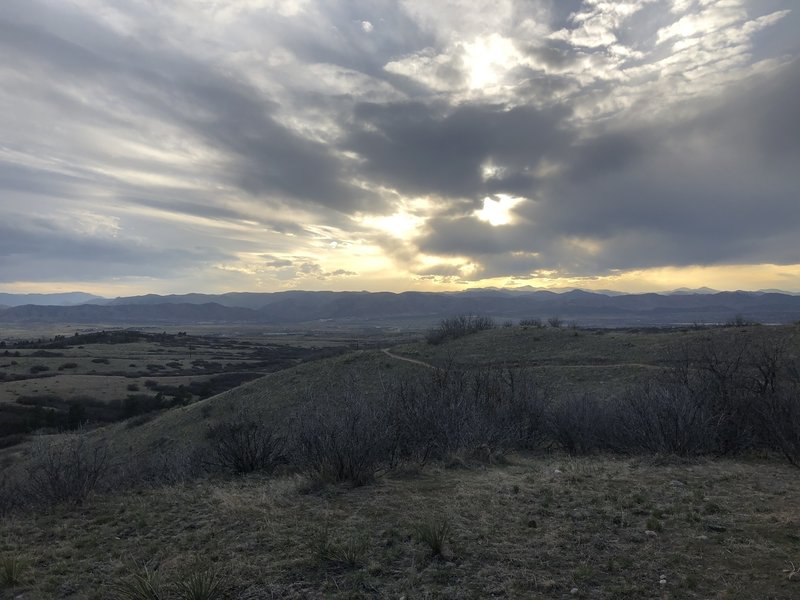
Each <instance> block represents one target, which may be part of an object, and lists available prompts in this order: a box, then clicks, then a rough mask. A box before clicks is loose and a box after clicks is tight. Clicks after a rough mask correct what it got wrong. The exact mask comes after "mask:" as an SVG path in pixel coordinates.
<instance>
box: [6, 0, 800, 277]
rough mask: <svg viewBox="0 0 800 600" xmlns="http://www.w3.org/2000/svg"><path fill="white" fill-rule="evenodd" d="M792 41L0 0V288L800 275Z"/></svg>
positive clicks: (501, 14)
mask: <svg viewBox="0 0 800 600" xmlns="http://www.w3.org/2000/svg"><path fill="white" fill-rule="evenodd" d="M798 27H800V11H798V10H796V7H794V6H793V5H792V3H791V2H788V0H765V1H764V2H759V3H749V2H745V1H744V0H702V1H700V0H691V1H690V0H619V1H606V0H569V1H559V2H554V1H552V0H530V1H522V0H500V1H494V2H489V1H485V2H484V1H483V0H481V1H478V2H476V1H474V0H469V1H467V0H443V1H442V2H428V1H422V0H399V1H390V0H376V1H375V2H371V3H368V4H365V3H363V2H356V1H354V0H345V1H343V2H336V3H332V2H320V1H318V0H302V1H299V0H298V1H293V2H278V1H275V0H246V1H241V2H230V3H213V2H194V1H192V0H174V1H172V2H164V3H156V4H153V3H141V2H138V1H136V0H122V1H120V2H116V3H113V4H109V3H107V2H104V1H102V0H74V1H73V2H69V3H64V2H60V1H57V0H4V2H2V3H0V52H2V54H3V61H2V65H0V108H1V109H2V110H0V139H2V142H1V143H0V227H2V232H0V233H1V234H2V238H1V239H0V281H3V282H6V283H9V284H12V283H14V282H22V281H34V280H35V281H41V282H47V281H64V279H65V278H69V279H71V280H75V281H88V280H93V281H97V282H103V281H106V282H113V281H118V280H120V279H124V278H137V277H140V278H149V279H147V281H148V282H150V284H152V285H155V283H153V282H157V283H158V285H161V286H171V285H180V286H183V287H184V288H188V289H199V288H203V287H204V286H208V285H218V286H222V287H225V288H230V287H232V286H237V287H242V288H245V289H249V288H251V287H257V288H264V289H273V288H283V287H293V286H294V287H296V286H303V285H306V286H312V287H313V286H321V287H334V286H337V285H341V286H347V285H354V286H355V285H357V286H361V287H365V288H370V287H372V286H381V285H385V282H388V281H391V282H392V283H391V285H394V286H396V287H398V288H404V287H409V285H412V284H414V283H415V282H417V281H420V280H421V281H423V282H424V283H425V285H429V286H430V287H431V288H432V289H435V286H436V285H438V284H447V285H464V284H465V282H470V281H471V282H474V281H481V280H489V279H491V278H502V277H507V278H514V279H520V280H521V279H524V278H528V277H534V278H545V277H547V278H552V279H556V278H558V277H559V276H562V277H599V276H604V275H607V274H614V273H619V272H622V271H626V270H635V269H638V270H647V269H664V268H667V267H670V266H672V267H675V266H681V265H684V266H685V265H720V266H721V265H730V264H734V263H736V264H739V263H741V264H745V263H750V264H753V263H760V262H765V263H773V264H777V265H781V264H784V265H787V264H793V263H800V256H798V254H797V250H796V248H797V244H796V242H795V241H794V240H795V239H797V237H798V236H800V218H798V216H799V215H798V208H797V202H796V195H797V189H799V188H800V180H798V172H797V169H796V164H797V161H798V158H800V156H799V155H800V135H798V127H800V112H799V110H800V109H798V103H797V102H796V98H798V97H800V58H799V57H800V46H799V45H798V42H797V37H796V31H797V28H798ZM726 272H727V271H726ZM676 287H677V286H676ZM795 287H798V288H800V282H798V283H797V285H796V286H795ZM96 289H97V288H96ZM142 291H146V290H142Z"/></svg>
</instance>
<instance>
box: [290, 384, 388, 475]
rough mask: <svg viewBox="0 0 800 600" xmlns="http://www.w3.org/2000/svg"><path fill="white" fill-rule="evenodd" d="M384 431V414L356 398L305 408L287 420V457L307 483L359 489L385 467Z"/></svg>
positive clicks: (383, 411)
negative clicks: (343, 484)
mask: <svg viewBox="0 0 800 600" xmlns="http://www.w3.org/2000/svg"><path fill="white" fill-rule="evenodd" d="M389 428H390V421H389V419H388V412H387V411H386V408H385V407H383V406H378V405H376V403H374V402H370V401H369V400H367V399H366V398H364V397H363V396H360V395H347V396H345V397H344V398H343V399H342V400H340V401H338V402H336V401H328V402H319V401H314V402H309V403H307V404H306V405H305V406H303V407H301V408H300V409H299V410H298V411H297V412H296V414H295V415H294V418H293V419H292V424H291V429H290V438H289V440H290V449H289V454H290V457H291V459H292V460H293V461H294V462H295V464H296V466H298V467H299V468H300V469H301V470H303V471H304V472H306V473H308V474H309V475H311V476H312V477H315V478H318V479H320V480H322V481H329V482H347V483H350V484H352V485H354V486H361V485H365V484H366V483H369V482H370V481H372V480H373V479H374V478H375V476H376V475H377V474H378V473H379V472H381V471H384V470H386V469H388V468H389V467H390V466H391V457H392V451H391V445H390V440H391V435H390V431H389Z"/></svg>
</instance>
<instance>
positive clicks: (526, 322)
mask: <svg viewBox="0 0 800 600" xmlns="http://www.w3.org/2000/svg"><path fill="white" fill-rule="evenodd" d="M519 324H520V326H521V327H535V328H537V329H538V328H540V327H544V325H543V324H542V320H541V319H539V318H535V319H522V320H521V321H520V322H519Z"/></svg>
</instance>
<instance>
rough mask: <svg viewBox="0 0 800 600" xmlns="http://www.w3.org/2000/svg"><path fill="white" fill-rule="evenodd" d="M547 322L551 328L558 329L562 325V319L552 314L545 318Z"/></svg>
mask: <svg viewBox="0 0 800 600" xmlns="http://www.w3.org/2000/svg"><path fill="white" fill-rule="evenodd" d="M547 324H548V325H550V327H552V328H553V329H558V328H559V327H561V326H563V325H564V321H563V319H561V318H560V317H556V316H553V317H550V318H549V319H547Z"/></svg>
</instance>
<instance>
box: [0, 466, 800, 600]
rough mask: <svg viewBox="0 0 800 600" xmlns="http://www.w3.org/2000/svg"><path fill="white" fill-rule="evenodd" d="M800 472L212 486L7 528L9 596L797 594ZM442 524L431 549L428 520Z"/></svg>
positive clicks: (495, 469) (607, 471)
mask: <svg viewBox="0 0 800 600" xmlns="http://www.w3.org/2000/svg"><path fill="white" fill-rule="evenodd" d="M798 474H799V472H798V470H797V469H793V468H792V467H789V466H785V465H784V464H782V463H780V462H778V461H774V462H773V461H727V460H720V461H695V462H691V463H686V464H679V463H670V462H667V463H658V462H655V461H653V460H651V459H618V458H607V457H591V458H570V457H566V456H562V455H552V456H514V457H512V458H511V459H510V460H509V462H508V464H502V465H489V466H475V465H471V466H469V467H467V466H465V465H464V464H461V463H458V462H457V461H455V462H454V464H451V465H449V468H446V467H444V466H431V467H428V468H426V469H424V470H423V471H422V472H421V473H419V474H414V475H409V476H408V477H398V476H393V477H384V478H381V479H379V480H378V481H377V482H376V483H375V484H373V485H369V486H366V487H362V488H356V489H347V488H342V487H327V488H323V489H321V490H314V489H310V486H309V484H308V482H306V481H305V480H304V479H302V478H299V477H296V476H286V477H277V478H267V477H262V476H250V477H241V478H230V479H205V480H201V481H195V482H191V483H187V484H184V485H177V486H174V487H165V488H160V489H155V490H146V491H143V492H137V493H135V494H127V495H122V494H120V495H114V496H102V497H97V498H94V499H92V500H90V501H89V502H88V503H87V504H86V505H85V506H82V507H72V508H70V507H60V508H56V509H53V510H52V511H51V512H49V513H47V514H40V515H27V516H19V515H18V516H13V517H7V518H5V519H4V520H2V521H0V556H3V557H9V556H16V555H20V556H21V557H23V559H25V560H26V561H27V567H26V568H25V570H24V571H23V573H22V583H21V584H20V585H19V586H18V587H17V588H16V589H14V590H11V589H9V588H6V589H4V590H0V598H20V599H22V600H39V599H51V598H73V599H76V600H77V599H101V598H102V599H107V598H114V595H113V593H112V592H111V587H110V586H111V585H112V584H113V583H114V582H120V581H124V580H125V579H126V577H129V576H130V573H131V572H136V570H137V569H140V568H141V565H143V564H149V565H150V566H151V567H154V566H156V565H159V567H158V568H159V572H160V574H161V577H162V579H163V580H164V581H165V582H167V583H170V582H177V581H180V580H182V579H185V578H186V577H187V576H188V574H189V573H191V572H197V571H198V570H202V569H208V568H212V569H214V570H215V571H216V572H217V573H218V574H219V576H220V577H222V578H223V579H224V584H225V586H226V589H227V590H228V593H227V595H226V596H225V597H226V598H238V599H256V598H406V599H408V600H411V599H412V598H476V599H477V598H576V597H577V598H619V599H622V598H626V599H630V598H663V599H668V598H675V599H678V598H681V599H683V598H717V599H727V598H730V599H733V598H758V599H769V598H787V599H788V598H797V597H800V581H798V579H800V573H798V572H796V571H795V569H797V568H800V513H798V506H800V477H798ZM445 522H446V523H447V524H448V525H449V531H448V532H447V533H446V543H445V545H444V549H443V553H442V555H441V556H434V555H433V553H432V551H431V548H430V547H429V545H427V544H426V543H425V542H423V541H421V539H420V538H421V535H420V528H421V526H422V525H423V524H426V523H427V524H429V525H431V524H432V525H441V524H442V523H445ZM137 565H138V566H137ZM662 576H663V578H662Z"/></svg>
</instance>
